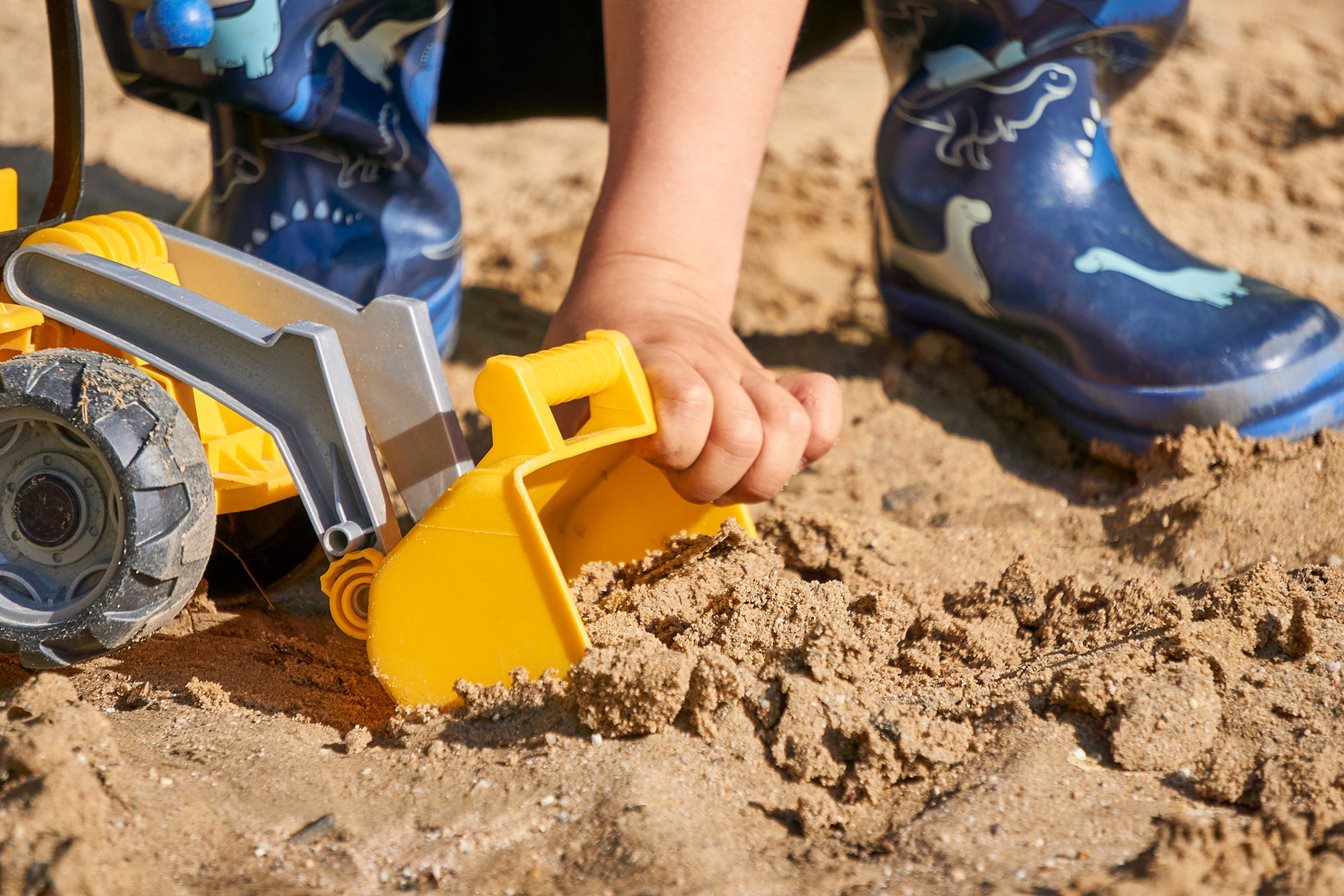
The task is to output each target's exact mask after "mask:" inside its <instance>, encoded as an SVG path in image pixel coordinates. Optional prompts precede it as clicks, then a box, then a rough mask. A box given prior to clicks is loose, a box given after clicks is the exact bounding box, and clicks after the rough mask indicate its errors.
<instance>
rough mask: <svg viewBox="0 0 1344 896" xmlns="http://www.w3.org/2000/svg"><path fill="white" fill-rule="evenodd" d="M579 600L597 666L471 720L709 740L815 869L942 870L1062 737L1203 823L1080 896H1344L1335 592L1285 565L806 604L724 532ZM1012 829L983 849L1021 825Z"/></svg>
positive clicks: (494, 695) (1343, 600)
mask: <svg viewBox="0 0 1344 896" xmlns="http://www.w3.org/2000/svg"><path fill="white" fill-rule="evenodd" d="M1199 438H1200V439H1205V438H1207V435H1201V436H1199ZM1168 447H1170V446H1168ZM1185 450H1193V449H1185ZM1151 460H1152V459H1151V458H1150V459H1149V461H1150V462H1151ZM576 590H577V593H578V596H579V600H580V603H581V606H582V608H583V610H584V615H585V617H586V618H588V619H589V620H591V626H590V631H591V633H592V636H593V639H594V643H595V649H594V650H593V651H592V652H591V653H590V654H589V655H588V657H587V658H586V659H585V660H584V661H583V662H582V663H581V664H580V665H579V666H578V667H577V668H576V669H575V670H574V673H573V681H572V684H566V683H564V682H560V681H556V680H547V681H545V682H542V683H534V684H529V685H522V686H520V687H518V688H515V689H514V690H513V691H511V692H505V691H503V690H502V689H484V690H473V691H472V693H471V705H470V706H469V708H468V715H472V716H475V717H477V718H481V717H485V716H489V717H490V718H492V719H494V720H496V721H498V720H499V719H501V718H502V717H505V716H510V715H515V714H518V713H522V714H523V715H525V716H527V715H530V714H536V713H544V714H549V715H550V716H551V717H552V718H557V717H560V716H564V715H566V714H568V715H569V716H571V717H573V716H574V715H576V716H577V719H578V721H579V722H580V723H581V725H582V726H583V729H584V730H591V731H593V732H596V733H597V734H599V735H602V736H605V737H631V736H641V735H657V736H658V737H662V738H697V739H704V740H708V741H710V742H712V743H715V744H717V745H719V746H721V747H726V748H727V751H728V754H729V755H731V757H732V758H731V760H730V761H731V763H732V765H733V768H732V769H730V775H731V776H733V777H740V778H741V779H742V780H743V781H747V780H751V779H755V780H757V781H758V782H759V780H760V779H762V778H769V779H773V780H775V781H776V782H778V786H777V787H776V788H775V789H774V790H773V796H774V798H775V802H773V803H763V804H762V805H761V809H762V811H764V812H765V813H767V814H768V815H770V816H771V817H774V818H776V819H777V820H779V821H780V822H781V823H782V824H784V825H786V826H787V827H788V829H789V830H790V832H791V833H792V834H794V835H795V836H797V837H799V838H801V840H800V845H801V844H806V847H805V848H806V849H807V850H817V849H820V850H822V851H823V852H837V851H838V852H841V853H846V854H850V855H869V856H876V855H882V854H895V855H898V856H906V857H911V856H913V857H915V859H916V860H918V859H919V857H920V856H921V855H923V856H924V858H926V859H934V858H936V847H934V848H933V852H934V854H933V855H928V853H929V852H930V851H931V848H930V844H929V843H928V842H927V839H928V838H927V837H926V835H925V832H923V831H922V830H921V827H922V824H921V819H920V817H919V816H920V815H921V814H927V811H928V809H929V807H930V806H931V805H934V804H936V803H938V802H939V801H942V800H951V799H953V798H954V796H953V795H956V794H959V793H964V792H970V791H975V790H978V789H982V788H984V787H986V785H987V784H991V785H992V784H993V782H995V781H996V775H995V774H993V771H992V770H993V769H996V768H997V769H998V770H999V771H1000V772H1002V771H1004V769H1005V763H1004V756H1005V752H1011V750H1012V748H1013V747H1014V745H1016V744H1020V743H1022V742H1023V741H1024V740H1030V739H1031V738H1032V737H1034V736H1036V735H1038V734H1039V732H1040V730H1041V728H1042V726H1043V725H1046V724H1050V723H1063V724H1064V725H1066V726H1068V727H1070V728H1072V729H1074V744H1075V745H1074V747H1073V748H1072V750H1071V751H1070V754H1069V756H1070V760H1071V761H1072V762H1073V763H1074V764H1075V765H1076V766H1079V767H1084V768H1087V767H1091V768H1094V769H1102V768H1110V769H1115V770H1117V771H1119V772H1122V773H1145V774H1146V775H1147V776H1148V777H1149V779H1150V780H1151V781H1152V782H1153V784H1154V786H1157V787H1161V788H1164V789H1166V790H1168V791H1170V792H1171V794H1172V795H1173V796H1176V795H1179V796H1183V797H1187V798H1190V799H1192V800H1193V801H1195V805H1194V806H1192V808H1191V809H1190V811H1187V812H1184V813H1180V814H1172V815H1170V816H1165V817H1161V819H1160V821H1158V823H1157V831H1156V833H1155V835H1154V836H1153V840H1152V846H1151V848H1150V849H1149V850H1148V851H1147V852H1146V853H1144V854H1143V855H1142V856H1141V857H1140V858H1139V859H1138V860H1137V861H1135V862H1133V863H1131V864H1130V865H1129V866H1127V867H1124V868H1121V869H1118V870H1117V871H1116V872H1115V874H1114V875H1113V876H1103V877H1101V878H1098V879H1094V880H1090V881H1089V880H1083V881H1082V882H1081V883H1077V884H1075V886H1074V888H1073V890H1072V891H1073V892H1079V893H1082V892H1091V891H1094V890H1097V891H1104V892H1125V887H1126V886H1128V885H1129V883H1127V882H1132V883H1134V884H1135V885H1136V886H1137V885H1138V882H1142V885H1143V887H1144V888H1145V891H1150V890H1148V889H1147V888H1149V887H1152V886H1157V885H1160V886H1162V887H1165V888H1167V890H1168V891H1170V892H1194V891H1202V889H1204V888H1209V887H1219V888H1223V889H1224V890H1226V891H1227V892H1247V893H1252V892H1254V893H1263V892H1275V893H1278V892H1283V893H1288V892H1302V891H1304V890H1303V888H1306V887H1308V886H1317V885H1318V884H1319V883H1320V882H1321V881H1326V880H1336V881H1337V882H1344V877H1339V876H1338V875H1340V874H1341V873H1344V858H1341V854H1340V853H1339V852H1337V851H1336V850H1338V849H1344V841H1340V840H1339V836H1338V830H1340V825H1341V823H1344V791H1342V790H1341V788H1340V787H1339V784H1338V782H1339V781H1340V780H1341V779H1342V778H1344V756H1342V755H1341V754H1340V753H1339V751H1338V750H1337V749H1335V746H1336V745H1337V744H1338V743H1339V741H1340V738H1341V736H1344V700H1341V697H1340V684H1341V664H1340V662H1339V661H1337V660H1333V659H1327V658H1326V657H1338V656H1341V655H1344V641H1342V640H1341V639H1344V571H1336V570H1332V569H1328V568H1322V567H1314V568H1308V569H1303V570H1298V571H1295V572H1287V571H1285V570H1284V569H1283V567H1282V566H1280V565H1278V564H1272V563H1271V564H1261V565H1258V566H1256V567H1254V568H1253V569H1251V570H1250V571H1249V572H1247V573H1245V574H1244V575H1240V576H1236V577H1234V578H1231V579H1227V580H1224V581H1217V582H1201V583H1199V584H1197V585H1194V586H1190V587H1181V588H1177V589H1172V588H1168V587H1165V586H1162V585H1159V584H1157V583H1155V582H1152V581H1144V580H1133V581H1129V582H1126V583H1124V584H1122V585H1120V586H1118V587H1115V588H1111V589H1105V588H1100V587H1082V586H1081V585H1079V584H1078V583H1077V582H1076V581H1074V580H1073V579H1065V580H1063V581H1049V580H1047V579H1045V578H1044V577H1043V576H1042V575H1041V574H1040V573H1039V572H1038V571H1037V570H1036V569H1035V568H1034V567H1033V565H1032V563H1031V561H1030V560H1028V559H1027V558H1020V559H1019V560H1018V561H1017V562H1015V563H1013V564H1012V565H1011V566H1009V567H1008V568H1007V569H1006V570H1005V571H1004V572H1003V574H1002V576H1001V577H1000V578H999V580H998V582H997V583H994V584H992V585H990V584H980V585H977V586H975V587H973V588H971V589H969V590H965V591H961V592H957V593H946V594H930V593H923V592H920V591H918V590H911V589H906V588H902V587H899V586H896V587H891V586H876V585H870V586H856V587H851V586H849V585H847V584H846V583H845V582H843V581H808V580H807V579H804V578H803V577H802V576H800V575H798V574H797V572H796V571H794V570H790V569H789V568H787V567H786V564H785V563H784V561H783V560H782V559H781V557H780V555H779V554H778V553H777V552H776V550H775V549H774V548H773V547H772V546H771V545H770V544H768V543H764V542H759V541H752V540H750V539H747V538H746V537H745V536H744V534H743V533H742V532H741V531H740V529H737V528H736V527H734V526H732V525H731V524H729V525H728V526H725V528H724V529H723V530H722V531H721V532H720V533H719V534H718V535H716V536H713V537H695V538H686V539H681V540H678V541H675V542H673V543H672V544H671V545H670V546H669V550H668V551H667V552H665V553H659V554H655V555H651V556H650V557H649V558H647V559H646V560H645V561H643V562H642V563H639V564H634V565H629V566H624V567H615V566H610V565H597V566H593V567H590V568H588V569H587V570H586V571H585V573H584V575H583V577H582V578H581V579H580V582H579V583H578V584H577V585H576ZM529 724H532V723H529ZM1094 744H1095V745H1096V746H1097V748H1096V749H1095V750H1093V751H1091V752H1089V751H1088V750H1087V749H1085V748H1084V746H1083V745H1094ZM1008 765H1009V766H1011V763H1009V764H1008ZM987 772H989V773H988V774H987ZM1070 796H1071V800H1070V801H1067V802H1065V803H1064V804H1062V805H1059V806H1057V807H1056V812H1057V813H1058V815H1059V816H1060V820H1062V821H1063V822H1064V823H1065V824H1066V825H1067V824H1069V823H1075V824H1082V823H1083V821H1084V816H1086V814H1087V813H1088V812H1089V811H1090V809H1089V807H1088V805H1087V803H1086V802H1085V801H1083V800H1082V799H1081V798H1080V794H1078V793H1077V792H1076V791H1075V792H1073V793H1071V794H1070ZM1200 805H1202V806H1205V807H1207V808H1206V809H1200V808H1198V806H1200ZM1000 808H1001V811H1002V812H1003V817H1002V819H999V820H992V821H986V822H985V823H984V825H983V826H985V827H987V828H989V829H990V830H991V831H992V833H991V839H992V838H993V837H994V836H995V835H997V834H998V830H997V829H998V828H1000V827H1002V826H1006V825H1008V824H1011V823H1012V822H1011V820H1010V817H1011V815H1012V814H1013V810H1012V808H1011V806H1001V807H1000ZM1228 809H1235V810H1238V811H1239V812H1240V814H1236V813H1233V812H1230V811H1225V810H1228ZM1070 815H1072V816H1074V817H1073V818H1070ZM1035 820H1036V821H1037V822H1040V820H1041V819H1039V818H1037V819H1035ZM936 842H937V841H936V840H935V843H936ZM994 859H995V857H993V856H992V854H991V855H988V856H986V857H985V860H984V861H985V862H987V863H991V864H992V863H993V862H994ZM984 867H986V870H987V871H988V866H987V865H986V866H984ZM986 879H987V880H992V879H993V877H992V875H987V878H986ZM1190 888H1196V889H1194V890H1192V889H1190Z"/></svg>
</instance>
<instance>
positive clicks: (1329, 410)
mask: <svg viewBox="0 0 1344 896" xmlns="http://www.w3.org/2000/svg"><path fill="white" fill-rule="evenodd" d="M879 288H880V291H881V293H882V298H883V300H884V302H885V303H886V306H887V310H888V313H889V315H890V318H891V330H892V332H893V333H894V334H896V335H897V336H901V337H904V338H907V339H913V338H914V337H915V336H918V335H919V334H920V333H923V332H925V331H927V330H940V331H943V332H946V333H949V334H951V335H953V336H956V337H958V338H959V339H962V340H963V341H965V342H966V343H968V344H969V345H970V347H971V349H972V351H973V352H974V354H975V357H976V360H977V361H978V362H979V363H980V364H981V365H982V366H983V367H984V368H985V369H986V370H987V371H988V372H989V373H990V374H991V375H992V376H994V377H995V378H996V379H998V380H999V381H1001V382H1003V383H1004V384H1006V385H1008V386H1010V387H1012V388H1013V389H1015V390H1016V391H1018V392H1019V393H1021V394H1022V395H1023V396H1025V397H1026V398H1028V399H1029V400H1031V401H1032V402H1034V403H1035V404H1037V405H1038V406H1039V407H1040V408H1041V409H1042V410H1044V411H1045V413H1046V414H1047V415H1049V416H1050V417H1052V418H1053V419H1055V420H1056V421H1057V422H1058V423H1059V424H1060V425H1061V426H1063V427H1064V428H1065V429H1067V430H1068V431H1070V432H1072V433H1073V434H1074V435H1076V436H1078V437H1080V438H1082V439H1084V440H1092V439H1098V440H1100V441H1104V442H1110V443H1113V444H1116V445H1119V446H1120V447H1122V448H1124V449H1125V450H1127V451H1131V452H1141V451H1143V450H1145V449H1146V448H1147V447H1148V445H1149V444H1150V443H1151V442H1152V440H1153V439H1154V438H1155V437H1157V436H1159V435H1163V434H1169V433H1178V432H1180V431H1181V430H1183V429H1184V428H1185V427H1186V426H1196V427H1213V426H1217V425H1218V424H1220V423H1230V424H1232V425H1233V426H1235V427H1236V428H1237V430H1238V431H1239V432H1241V433H1242V434H1243V435H1246V436H1250V437H1253V438H1285V439H1289V440H1293V439H1300V438H1304V437H1306V436H1310V435H1314V434H1315V433H1317V432H1319V431H1320V430H1322V429H1327V428H1331V427H1335V426H1338V425H1340V424H1341V423H1344V334H1341V336H1339V337H1337V338H1336V339H1335V340H1334V341H1333V342H1331V343H1330V344H1329V345H1327V346H1325V347H1324V348H1322V349H1320V350H1319V351H1317V352H1316V353H1314V354H1313V355H1311V356H1310V357H1308V358H1305V359H1303V360H1301V361H1298V362H1296V363H1294V364H1292V365H1289V366H1287V367H1284V368H1282V369H1280V370H1275V371H1271V372H1268V373H1262V374H1256V375H1254V376H1249V377H1245V378H1242V379H1238V380H1227V381H1224V382H1220V383H1213V384H1210V385H1192V386H1117V385H1113V384H1107V383H1098V382H1095V381H1093V380H1088V379H1085V378H1083V377H1081V376H1079V375H1078V374H1077V373H1075V372H1073V371H1071V370H1069V369H1068V368H1066V367H1064V366H1063V365H1062V364H1060V363H1059V362H1057V361H1055V360H1054V359H1052V358H1050V357H1049V356H1047V355H1045V354H1043V353H1041V352H1039V351H1036V350H1034V349H1032V348H1031V347H1029V346H1027V345H1025V344H1024V343H1023V342H1022V341H1020V340H1018V339H1016V338H1014V337H1013V336H1012V335H1011V334H1009V333H1005V332H1003V331H1002V330H1001V329H999V328H998V327H996V326H994V325H993V324H992V323H991V322H989V321H986V320H985V319H983V318H981V317H979V316H977V315H975V314H972V313H971V312H969V311H966V310H963V308H962V307H961V306H960V305H958V304H955V303H953V302H952V301H950V300H947V299H941V298H935V297H931V296H926V295H922V294H920V293H916V292H912V291H910V290H907V289H902V288H900V287H896V286H892V285H890V284H879Z"/></svg>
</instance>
